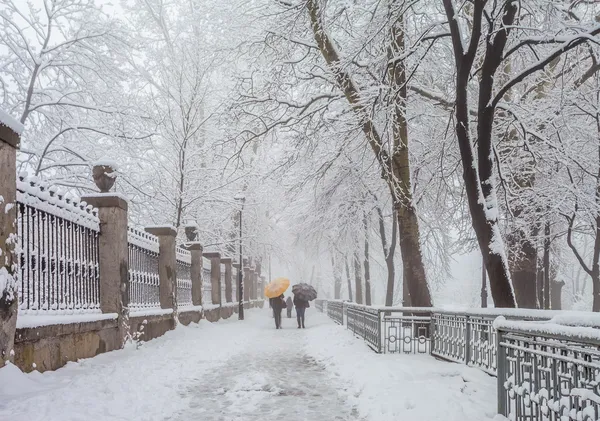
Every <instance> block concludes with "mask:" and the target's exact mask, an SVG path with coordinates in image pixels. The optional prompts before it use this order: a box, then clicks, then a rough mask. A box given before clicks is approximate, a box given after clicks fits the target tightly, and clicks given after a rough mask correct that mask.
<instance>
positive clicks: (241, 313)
mask: <svg viewBox="0 0 600 421" xmlns="http://www.w3.org/2000/svg"><path fill="white" fill-rule="evenodd" d="M234 199H235V200H236V201H239V202H240V219H239V225H240V260H238V263H239V267H238V276H237V281H238V287H237V289H238V297H239V303H238V306H239V307H238V320H244V279H243V276H244V275H243V270H244V260H243V258H242V211H243V210H244V202H245V201H246V198H245V197H244V196H243V195H242V194H237V195H236V196H235V197H234Z"/></svg>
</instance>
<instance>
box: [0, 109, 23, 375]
mask: <svg viewBox="0 0 600 421" xmlns="http://www.w3.org/2000/svg"><path fill="white" fill-rule="evenodd" d="M13 123H16V122H13ZM6 124H9V122H8V121H6V122H4V121H2V120H0V279H2V281H4V282H0V284H1V285H3V286H4V288H3V289H1V290H0V367H3V366H4V361H8V360H12V359H13V358H12V355H11V354H12V352H11V351H12V350H13V347H14V343H15V331H16V328H17V311H18V308H19V299H18V297H17V283H16V280H15V278H14V277H13V274H14V273H15V270H16V268H15V264H16V259H15V257H14V254H13V252H14V245H15V241H14V240H15V235H16V230H15V228H16V227H15V220H16V218H17V207H16V201H17V149H18V148H19V142H20V136H19V134H18V133H17V132H16V131H15V130H20V129H22V127H21V126H20V125H19V127H16V126H15V127H13V128H10V127H8V126H7V125H6ZM16 124H17V125H18V123H16ZM12 125H13V124H11V126H12ZM6 281H8V282H6Z"/></svg>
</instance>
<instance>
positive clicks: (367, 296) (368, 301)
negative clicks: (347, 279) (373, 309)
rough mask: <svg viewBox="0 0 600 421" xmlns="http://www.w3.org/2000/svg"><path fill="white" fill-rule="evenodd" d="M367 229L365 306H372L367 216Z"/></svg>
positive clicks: (365, 218)
mask: <svg viewBox="0 0 600 421" xmlns="http://www.w3.org/2000/svg"><path fill="white" fill-rule="evenodd" d="M363 225H364V228H365V263H364V265H365V304H366V305H368V306H370V305H371V271H370V268H369V222H368V220H367V215H365V216H364V217H363Z"/></svg>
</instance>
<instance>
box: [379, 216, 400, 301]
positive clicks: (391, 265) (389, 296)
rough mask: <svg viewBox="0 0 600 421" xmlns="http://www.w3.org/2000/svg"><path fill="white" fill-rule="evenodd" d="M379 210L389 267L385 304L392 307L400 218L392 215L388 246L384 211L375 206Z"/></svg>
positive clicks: (380, 233) (380, 227) (380, 230)
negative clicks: (395, 253)
mask: <svg viewBox="0 0 600 421" xmlns="http://www.w3.org/2000/svg"><path fill="white" fill-rule="evenodd" d="M375 209H376V210H377V215H378V220H379V236H380V237H381V247H382V248H383V255H384V256H385V265H386V267H387V273H388V277H387V288H386V293H385V305H386V307H391V306H393V305H394V282H395V277H396V270H395V268H394V252H395V251H396V235H397V231H398V220H397V219H396V215H395V214H393V215H392V238H391V242H390V247H389V248H388V246H387V238H386V234H385V220H384V219H383V212H382V210H381V208H380V207H379V206H377V207H375Z"/></svg>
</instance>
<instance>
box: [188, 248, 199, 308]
mask: <svg viewBox="0 0 600 421" xmlns="http://www.w3.org/2000/svg"><path fill="white" fill-rule="evenodd" d="M185 248H186V249H187V250H189V252H190V254H191V255H192V267H191V268H190V273H191V276H192V304H193V305H195V306H201V305H202V249H203V247H202V244H200V243H198V242H192V243H187V244H186V245H185Z"/></svg>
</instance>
